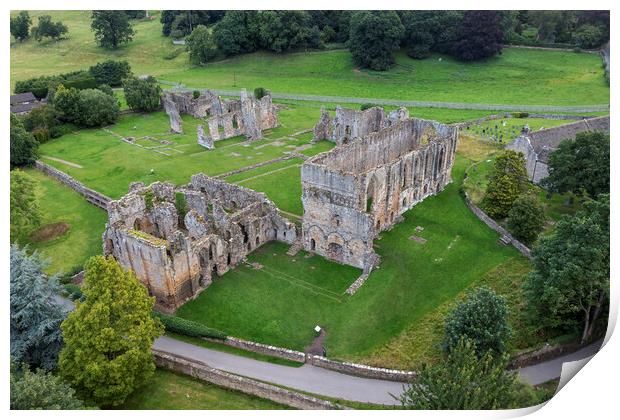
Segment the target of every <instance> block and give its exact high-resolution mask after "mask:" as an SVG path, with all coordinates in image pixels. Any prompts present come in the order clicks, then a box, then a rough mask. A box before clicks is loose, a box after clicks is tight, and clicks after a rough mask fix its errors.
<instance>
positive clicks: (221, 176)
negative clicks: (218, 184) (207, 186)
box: [214, 154, 307, 179]
mask: <svg viewBox="0 0 620 420" xmlns="http://www.w3.org/2000/svg"><path fill="white" fill-rule="evenodd" d="M296 157H299V156H298V155H297V154H295V155H293V154H289V155H287V156H282V157H279V158H275V159H271V160H266V161H265V162H259V163H255V164H254V165H249V166H244V167H243V168H239V169H233V170H232V171H228V172H224V173H223V174H219V175H216V176H214V178H218V179H223V178H226V177H229V176H231V175H236V174H240V173H241V172H247V171H251V170H252V169H256V168H260V167H262V166H267V165H271V164H274V163H278V162H284V161H285V160H291V159H295V158H296ZM304 158H306V159H307V156H304Z"/></svg>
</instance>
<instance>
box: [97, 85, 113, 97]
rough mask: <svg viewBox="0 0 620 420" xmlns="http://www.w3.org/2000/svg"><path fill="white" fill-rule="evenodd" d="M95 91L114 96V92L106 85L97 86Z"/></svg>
mask: <svg viewBox="0 0 620 420" xmlns="http://www.w3.org/2000/svg"><path fill="white" fill-rule="evenodd" d="M97 90H100V91H102V92H103V93H105V94H106V95H110V96H114V91H113V90H112V88H111V87H110V85H106V84H102V85H99V86H97Z"/></svg>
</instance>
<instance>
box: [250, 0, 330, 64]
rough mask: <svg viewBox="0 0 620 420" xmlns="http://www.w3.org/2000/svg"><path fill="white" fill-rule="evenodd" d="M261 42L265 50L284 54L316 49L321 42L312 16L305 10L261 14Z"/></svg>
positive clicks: (273, 11) (274, 11) (275, 11)
mask: <svg viewBox="0 0 620 420" xmlns="http://www.w3.org/2000/svg"><path fill="white" fill-rule="evenodd" d="M259 36H260V42H261V45H262V46H263V48H265V49H268V50H271V51H275V52H278V53H279V52H283V51H290V50H293V49H297V48H316V47H318V46H319V44H320V42H321V40H320V36H321V33H320V31H319V28H318V27H317V26H312V22H311V19H310V14H309V13H308V12H306V11H303V10H271V11H264V12H262V13H261V14H260V33H259Z"/></svg>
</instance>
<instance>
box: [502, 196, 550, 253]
mask: <svg viewBox="0 0 620 420" xmlns="http://www.w3.org/2000/svg"><path fill="white" fill-rule="evenodd" d="M506 224H507V225H508V229H509V230H510V232H511V233H512V234H513V235H514V236H515V237H516V238H517V239H518V240H520V241H522V242H525V243H526V244H528V245H529V244H531V243H532V242H534V241H535V240H536V238H537V237H538V234H539V233H540V231H541V230H542V228H543V226H544V225H545V209H544V207H543V205H542V204H541V203H540V200H538V198H537V197H536V196H535V195H533V194H525V195H522V196H521V197H519V198H517V199H516V200H515V202H514V203H513V204H512V208H511V209H510V211H509V212H508V219H506Z"/></svg>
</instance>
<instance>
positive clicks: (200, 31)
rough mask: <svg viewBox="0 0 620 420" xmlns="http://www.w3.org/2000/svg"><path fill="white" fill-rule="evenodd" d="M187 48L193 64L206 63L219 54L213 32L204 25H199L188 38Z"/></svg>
mask: <svg viewBox="0 0 620 420" xmlns="http://www.w3.org/2000/svg"><path fill="white" fill-rule="evenodd" d="M186 48H187V51H188V52H189V61H190V62H191V63H193V64H206V63H207V62H209V61H211V60H213V58H215V55H216V54H217V49H216V47H215V43H214V42H213V37H212V36H211V32H209V30H208V29H207V27H206V26H203V25H198V26H197V27H196V29H194V30H193V31H192V33H191V35H190V36H188V37H187V38H186Z"/></svg>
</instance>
